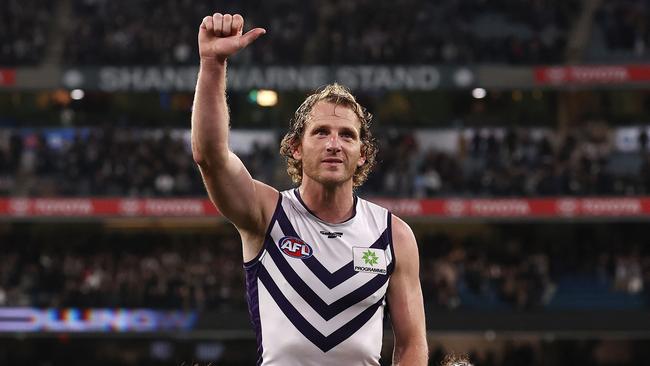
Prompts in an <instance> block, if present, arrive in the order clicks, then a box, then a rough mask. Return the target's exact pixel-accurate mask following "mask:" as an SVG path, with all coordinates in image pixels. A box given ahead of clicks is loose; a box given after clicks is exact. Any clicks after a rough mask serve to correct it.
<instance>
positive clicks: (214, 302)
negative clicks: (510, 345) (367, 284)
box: [0, 226, 650, 311]
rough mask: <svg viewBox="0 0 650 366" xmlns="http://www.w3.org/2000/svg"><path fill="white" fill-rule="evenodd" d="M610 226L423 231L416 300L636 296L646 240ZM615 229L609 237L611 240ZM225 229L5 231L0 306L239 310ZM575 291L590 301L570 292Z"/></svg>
mask: <svg viewBox="0 0 650 366" xmlns="http://www.w3.org/2000/svg"><path fill="white" fill-rule="evenodd" d="M618 229H620V228H616V227H614V228H611V230H606V231H602V232H597V233H596V232H594V231H593V230H589V229H588V227H587V226H585V227H584V228H582V229H580V228H578V229H576V232H575V233H574V235H565V236H559V237H548V236H544V235H543V234H542V233H543V232H544V231H548V230H547V229H545V228H544V227H530V226H526V227H524V228H519V229H518V230H513V228H503V229H502V230H499V229H497V230H496V233H480V234H466V235H463V236H461V237H455V236H453V235H451V234H449V233H446V232H437V233H433V234H422V235H421V237H420V238H419V246H420V248H421V249H420V251H421V263H422V266H421V278H422V287H423V293H424V297H425V302H426V304H427V307H428V308H429V309H432V310H433V309H456V308H461V309H462V308H465V309H467V308H477V309H517V310H530V309H538V308H545V307H554V308H575V307H578V308H580V307H588V308H620V307H622V308H625V309H629V308H635V307H642V308H643V307H646V306H648V305H650V301H649V300H650V286H648V285H647V284H648V283H649V281H650V252H648V248H649V247H648V246H647V245H644V244H647V239H646V238H644V237H642V236H638V235H637V236H634V235H629V236H626V237H620V235H618V234H617V232H618V231H617V230H618ZM634 230H636V229H635V228H634V227H632V228H631V229H630V231H634ZM639 232H640V231H639ZM558 235H560V234H558ZM46 237H47V238H46ZM569 237H571V238H572V239H564V240H562V239H558V238H569ZM615 237H617V238H618V239H617V240H619V242H618V244H617V246H612V245H610V243H611V240H614V239H615ZM236 238H237V236H236V234H234V233H232V234H231V235H226V234H207V233H206V234H196V233H195V234H179V233H177V234H170V233H131V234H129V233H128V232H114V233H113V232H110V233H102V235H100V234H99V233H95V234H90V235H86V234H78V235H74V236H70V235H67V236H63V235H60V234H59V235H50V234H47V235H41V236H30V235H27V236H25V235H23V234H20V233H17V232H14V233H13V234H4V235H3V237H2V238H1V239H2V242H3V246H2V248H1V249H0V306H38V307H69V306H78V307H136V308H137V307H154V308H170V309H171V308H176V309H178V308H183V309H201V310H212V311H228V310H233V309H239V310H241V309H245V298H244V282H243V270H242V269H241V251H240V249H239V248H240V245H239V242H238V240H237V239H236ZM567 240H571V242H570V244H569V243H565V242H564V241H567ZM91 244H92V245H91ZM574 295H575V296H577V298H576V297H575V296H574ZM580 296H583V298H584V299H588V301H589V302H588V303H585V302H580V301H582V300H581V298H580ZM576 299H577V300H576ZM618 300H621V301H618ZM576 301H578V302H576ZM585 301H586V300H585Z"/></svg>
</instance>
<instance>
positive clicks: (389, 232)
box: [382, 211, 395, 276]
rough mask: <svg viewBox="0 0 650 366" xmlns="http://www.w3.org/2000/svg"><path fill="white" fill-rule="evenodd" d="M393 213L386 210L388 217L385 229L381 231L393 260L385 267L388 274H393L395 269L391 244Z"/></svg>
mask: <svg viewBox="0 0 650 366" xmlns="http://www.w3.org/2000/svg"><path fill="white" fill-rule="evenodd" d="M392 220H393V214H392V213H391V212H390V211H388V219H387V220H386V230H385V231H384V232H383V233H382V236H383V235H386V240H387V241H388V246H389V247H390V254H391V256H392V257H393V260H391V261H390V263H389V264H388V266H387V268H386V272H387V274H388V275H389V276H390V275H391V274H393V270H394V269H395V246H394V245H393V221H392Z"/></svg>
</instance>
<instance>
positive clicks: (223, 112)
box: [192, 13, 278, 259]
mask: <svg viewBox="0 0 650 366" xmlns="http://www.w3.org/2000/svg"><path fill="white" fill-rule="evenodd" d="M243 28H244V19H243V18H242V16H241V15H239V14H235V15H234V16H232V15H230V14H225V15H222V14H220V13H215V14H214V15H213V16H207V17H205V18H203V21H202V22H201V26H200V27H199V35H198V38H199V56H200V58H201V66H200V70H199V76H198V81H197V84H196V93H195V95H194V108H193V112H192V154H193V156H194V161H196V163H197V164H198V165H199V168H200V170H201V174H202V176H203V181H204V182H205V186H206V188H207V190H208V193H209V195H210V198H211V199H212V202H213V203H214V204H215V206H216V207H217V208H218V209H219V210H220V211H221V213H222V214H223V215H224V216H226V217H227V218H228V219H229V220H231V221H232V222H233V223H234V224H235V225H236V226H237V228H238V229H239V230H240V232H243V233H247V234H250V235H253V236H255V235H256V234H257V235H263V234H264V229H265V226H266V224H267V223H266V220H267V218H268V217H270V215H271V214H272V213H271V214H269V210H271V211H272V209H273V207H274V205H275V203H276V202H277V195H278V192H277V191H276V190H275V189H273V188H271V187H269V186H267V185H265V184H263V183H261V182H258V181H255V180H253V179H252V177H251V175H250V174H249V173H248V171H247V170H246V167H244V164H243V163H242V162H241V160H240V159H239V158H238V157H237V156H236V155H235V154H234V153H233V152H232V151H230V149H229V147H228V130H229V115H228V105H227V103H226V60H227V59H228V57H230V56H232V55H234V54H235V53H237V52H238V51H240V50H242V49H243V48H245V47H246V46H248V45H249V44H251V43H252V42H253V41H254V40H255V39H257V38H258V37H259V36H261V35H262V34H264V33H265V32H266V31H265V30H264V29H262V28H255V29H252V30H250V31H249V32H247V33H246V34H242V33H243V32H242V30H243ZM260 233H261V234H260ZM246 252H247V251H246V248H244V257H245V258H244V259H247V258H246V257H247V256H248V255H247V254H246ZM251 252H255V248H252V250H251Z"/></svg>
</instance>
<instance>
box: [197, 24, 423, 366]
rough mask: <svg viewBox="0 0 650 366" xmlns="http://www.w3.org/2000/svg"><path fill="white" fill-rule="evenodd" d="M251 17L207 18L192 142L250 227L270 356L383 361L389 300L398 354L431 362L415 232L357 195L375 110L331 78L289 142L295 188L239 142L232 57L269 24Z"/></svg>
mask: <svg viewBox="0 0 650 366" xmlns="http://www.w3.org/2000/svg"><path fill="white" fill-rule="evenodd" d="M243 26H244V20H243V18H242V17H241V16H240V15H239V14H235V15H234V16H232V15H230V14H225V15H222V14H219V13H215V14H214V15H213V16H207V17H205V18H204V19H203V22H202V23H201V26H200V28H199V35H198V38H199V55H200V58H201V67H200V72H199V77H198V82H197V87H196V95H195V100H194V111H193V115H192V152H193V155H194V160H195V161H196V163H197V164H198V165H199V168H200V170H201V174H202V176H203V180H204V182H205V185H206V188H207V190H208V193H209V195H210V198H211V199H212V201H213V202H214V204H215V205H216V207H217V208H218V209H219V210H220V211H221V212H222V213H223V215H224V216H225V217H227V218H228V219H229V220H231V221H232V222H233V224H234V225H235V226H236V227H237V230H238V231H239V233H240V235H241V238H242V246H243V257H244V262H245V263H244V267H245V270H246V282H247V284H246V285H247V300H248V304H249V311H250V315H251V320H252V323H253V326H254V328H255V331H256V334H257V341H258V364H261V365H282V366H292V365H296V366H298V365H303V366H304V365H314V366H316V365H319V366H322V365H346V366H347V365H379V356H380V351H381V342H382V329H383V326H382V321H383V315H384V306H385V304H386V302H387V303H388V305H389V310H390V317H391V321H392V325H393V330H394V333H395V349H394V352H393V363H394V364H395V365H408V366H412V365H425V364H426V362H427V344H426V336H425V325H424V310H423V304H422V291H421V288H420V280H419V275H418V267H419V263H418V251H417V244H416V241H415V237H414V235H413V233H412V231H411V229H410V228H409V227H408V225H406V224H405V223H404V222H403V221H402V220H400V219H399V218H397V217H395V216H392V215H391V214H390V213H389V212H388V211H387V210H386V209H384V208H382V207H379V206H377V205H374V204H372V203H370V202H367V201H365V200H362V199H358V198H357V197H356V196H355V195H354V191H353V188H354V187H355V186H358V185H360V184H361V183H363V181H364V180H365V178H366V176H367V174H368V172H369V169H370V168H371V167H372V165H373V163H374V159H375V155H376V147H375V145H374V142H373V140H372V137H371V134H370V131H369V129H368V124H369V119H370V118H369V117H370V116H369V114H367V113H365V110H364V109H363V108H362V107H361V106H360V105H359V104H358V103H357V102H356V101H355V99H354V97H353V96H352V95H351V94H349V92H348V91H347V90H346V89H344V88H342V87H341V86H339V85H336V84H335V85H330V86H328V87H326V88H325V89H323V90H322V91H321V92H320V93H317V94H315V95H312V96H310V97H309V98H307V100H306V101H305V102H304V103H303V104H302V106H301V107H300V108H299V109H298V111H297V112H296V119H295V120H294V121H293V123H292V127H291V130H290V131H289V133H288V134H287V136H285V138H284V140H283V142H282V149H281V152H282V153H283V155H285V156H286V157H287V158H288V162H289V168H288V169H287V170H288V172H289V174H290V175H291V176H292V178H293V179H294V181H296V182H297V183H299V184H300V186H299V187H298V188H297V189H295V190H289V191H285V192H278V191H277V190H276V189H274V188H272V187H270V186H268V185H266V184H264V183H262V182H259V181H256V180H254V179H252V178H251V176H250V174H249V173H248V171H247V170H246V168H245V167H244V165H243V164H242V162H241V160H240V159H239V158H238V157H237V156H236V155H235V154H234V153H232V152H231V151H230V150H229V148H228V129H229V121H228V118H229V116H228V107H227V104H226V96H225V89H226V77H225V76H226V60H227V58H228V57H230V56H232V55H234V54H235V53H236V52H238V51H239V50H241V49H243V48H245V47H246V46H248V45H249V44H251V43H252V42H253V41H254V40H255V39H257V38H258V37H259V36H261V35H262V34H264V33H265V32H266V31H265V30H264V29H261V28H255V29H252V30H251V31H249V32H248V33H246V34H242V30H243Z"/></svg>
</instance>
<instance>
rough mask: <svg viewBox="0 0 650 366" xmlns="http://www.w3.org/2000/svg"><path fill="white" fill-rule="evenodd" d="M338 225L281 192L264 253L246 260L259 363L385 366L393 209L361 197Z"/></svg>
mask: <svg viewBox="0 0 650 366" xmlns="http://www.w3.org/2000/svg"><path fill="white" fill-rule="evenodd" d="M354 208H355V213H354V215H353V217H352V218H350V219H349V220H347V221H345V222H343V223H340V224H329V223H326V222H324V221H322V220H320V219H319V218H318V217H316V216H315V215H313V214H312V213H311V212H310V211H309V209H307V207H306V206H305V205H304V203H303V202H302V200H301V199H300V195H299V192H298V190H297V189H294V190H289V191H284V192H281V194H280V197H279V200H278V205H277V207H276V209H275V213H274V215H273V218H272V219H271V222H270V224H269V228H268V231H267V234H266V237H265V241H264V246H263V248H262V250H261V251H260V253H259V254H258V256H257V257H256V258H255V259H253V260H251V261H249V262H247V263H245V264H244V268H245V269H246V288H247V300H248V307H249V312H250V316H251V321H252V323H253V327H254V329H255V332H256V335H257V345H258V362H257V364H258V365H265V366H266V365H268V366H276V365H277V366H326V365H336V366H342V365H355V366H356V365H379V357H380V352H381V345H382V336H383V318H384V306H385V304H386V301H385V300H386V289H387V287H388V280H389V277H390V274H391V273H392V271H393V268H394V255H393V246H392V233H391V225H390V222H391V215H390V213H389V212H388V210H386V209H385V208H382V207H380V206H377V205H375V204H373V203H370V202H368V201H365V200H363V199H358V198H357V197H356V196H355V201H354Z"/></svg>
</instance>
